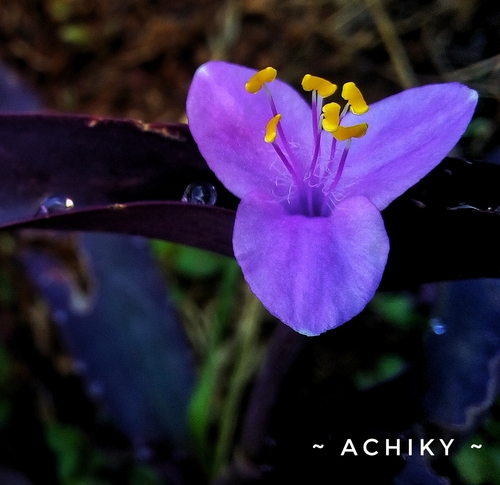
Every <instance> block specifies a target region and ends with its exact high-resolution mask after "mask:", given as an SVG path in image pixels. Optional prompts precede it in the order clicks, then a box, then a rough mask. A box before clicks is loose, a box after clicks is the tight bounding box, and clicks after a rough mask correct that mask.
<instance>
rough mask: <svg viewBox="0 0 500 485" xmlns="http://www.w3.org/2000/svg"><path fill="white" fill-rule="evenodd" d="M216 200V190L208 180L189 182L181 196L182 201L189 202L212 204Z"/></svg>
mask: <svg viewBox="0 0 500 485" xmlns="http://www.w3.org/2000/svg"><path fill="white" fill-rule="evenodd" d="M216 200H217V190H215V187H214V186H213V185H212V184H210V183H208V182H199V183H193V184H189V185H188V186H187V187H186V190H185V191H184V195H183V196H182V199H181V201H182V202H189V203H190V204H203V205H214V204H215V201H216Z"/></svg>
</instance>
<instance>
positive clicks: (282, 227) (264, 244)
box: [233, 192, 389, 335]
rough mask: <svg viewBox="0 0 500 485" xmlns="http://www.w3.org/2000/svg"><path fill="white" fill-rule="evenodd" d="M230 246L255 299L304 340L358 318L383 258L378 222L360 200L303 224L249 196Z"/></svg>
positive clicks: (270, 203) (372, 210)
mask: <svg viewBox="0 0 500 485" xmlns="http://www.w3.org/2000/svg"><path fill="white" fill-rule="evenodd" d="M233 246H234V253H235V256H236V259H237V261H238V263H239V264H240V266H241V268H242V270H243V275H244V276H245V279H246V281H247V282H248V284H249V285H250V288H251V289H252V291H253V292H254V293H255V295H256V296H257V297H258V298H259V299H260V300H261V302H262V303H263V304H264V306H265V307H266V308H267V309H268V310H269V311H270V312H271V313H272V314H273V315H275V316H276V317H278V318H279V319H280V320H282V321H283V322H284V323H286V324H287V325H289V326H290V327H292V328H293V329H294V330H296V331H297V332H300V333H302V334H305V335H319V334H320V333H322V332H325V331H326V330H329V329H332V328H335V327H337V326H339V325H341V324H343V323H345V322H347V321H348V320H350V319H351V318H352V317H353V316H355V315H357V314H358V313H359V312H360V311H361V310H363V308H364V307H365V306H366V304H367V303H368V302H369V301H370V300H371V298H372V297H373V295H374V293H375V291H376V289H377V287H378V285H379V283H380V280H381V278H382V274H383V272H384V268H385V264H386V262H387V255H388V253H389V239H388V236H387V233H386V230H385V227H384V222H383V220H382V216H381V215H380V212H379V211H378V210H377V208H376V207H375V206H374V205H373V204H372V203H371V202H370V201H369V200H368V199H366V198H365V197H361V196H356V197H351V198H348V199H345V200H344V201H342V202H341V203H339V204H338V205H337V206H336V208H335V210H334V211H333V213H332V215H331V216H330V217H305V216H301V215H289V214H288V213H287V212H286V210H285V207H284V206H282V205H281V204H280V203H279V202H277V201H275V200H270V199H269V198H266V196H265V195H264V194H262V193H261V192H252V193H251V194H249V195H247V196H246V197H244V198H243V200H242V201H241V203H240V206H239V207H238V211H237V214H236V222H235V228H234V236H233Z"/></svg>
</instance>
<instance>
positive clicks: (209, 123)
mask: <svg viewBox="0 0 500 485" xmlns="http://www.w3.org/2000/svg"><path fill="white" fill-rule="evenodd" d="M254 73H255V70H253V69H248V68H246V67H242V66H238V65H235V64H229V63H227V62H220V61H214V62H209V63H207V64H204V65H203V66H201V67H200V68H199V69H198V70H197V71H196V74H195V76H194V79H193V82H192V84H191V87H190V89H189V93H188V99H187V108H186V109H187V116H188V120H189V128H190V130H191V132H192V134H193V137H194V139H195V140H196V143H197V144H198V148H199V149H200V152H201V154H202V155H203V156H204V157H205V159H206V161H207V163H208V165H209V167H210V168H211V169H212V170H213V171H214V172H215V174H216V175H217V177H218V178H219V179H220V181H221V182H222V183H223V184H224V185H225V186H226V187H227V189H229V190H230V191H231V192H232V193H233V194H235V195H236V196H238V197H243V196H244V195H245V194H246V193H248V192H250V191H252V190H255V189H257V188H262V189H263V190H269V191H270V190H272V188H273V187H275V182H276V179H277V177H278V176H279V174H280V173H281V172H283V167H282V165H281V162H280V160H279V158H278V156H277V155H276V153H275V151H274V150H273V148H272V146H271V145H269V144H268V143H265V142H264V134H265V129H266V125H267V123H268V121H269V120H270V119H271V118H272V117H273V113H272V111H271V107H270V104H269V100H268V97H267V96H266V94H265V92H264V91H263V90H261V91H259V92H258V93H256V94H250V93H248V92H247V91H246V90H245V84H246V82H247V81H248V80H249V79H250V77H251V76H252V75H253V74H254ZM268 87H269V90H270V91H271V92H272V95H273V98H274V101H275V103H276V107H277V109H278V112H281V113H284V116H283V119H282V121H281V125H282V127H283V129H284V130H285V132H286V133H288V134H289V137H290V141H292V142H293V143H294V145H295V146H296V147H298V148H297V149H296V151H297V153H296V155H297V161H298V162H299V163H305V157H304V154H305V155H306V157H308V158H309V159H310V156H311V153H312V148H311V146H312V128H311V108H310V107H309V106H308V105H307V103H306V102H305V101H304V100H303V98H302V97H301V96H300V95H299V94H298V93H297V92H296V91H295V90H294V89H293V88H292V87H290V86H288V85H287V84H285V83H283V82H282V81H279V80H276V81H274V82H272V83H271V84H269V86H268Z"/></svg>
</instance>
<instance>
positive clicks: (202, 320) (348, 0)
mask: <svg viewBox="0 0 500 485" xmlns="http://www.w3.org/2000/svg"><path fill="white" fill-rule="evenodd" d="M212 59H222V60H227V61H231V62H235V63H238V64H242V65H246V66H249V67H254V68H264V67H267V66H269V65H271V66H273V67H275V68H277V70H278V75H279V77H280V78H282V79H283V80H285V81H287V82H289V83H290V84H292V85H294V86H295V87H297V88H298V87H299V86H300V81H301V80H302V77H303V75H304V74H305V73H311V74H314V75H318V76H322V77H325V78H327V79H329V80H331V81H332V82H335V83H337V84H341V83H343V82H347V81H354V82H356V84H357V85H358V86H359V87H360V88H361V90H362V92H363V94H364V95H365V98H366V100H367V102H368V103H371V102H375V101H377V100H380V99H382V98H384V97H387V96H389V95H391V94H394V93H397V92H399V91H401V90H403V89H406V88H410V87H413V86H417V85H422V84H429V83H437V82H448V81H459V82H462V83H465V84H467V85H468V86H470V87H472V88H474V89H476V90H477V91H478V92H479V95H480V101H479V104H478V108H477V111H476V115H475V117H474V120H473V121H472V123H471V125H470V127H469V129H468V131H467V132H466V134H465V135H464V137H463V139H462V140H461V142H460V144H459V146H458V147H457V148H456V150H455V152H454V156H458V157H464V158H467V159H478V160H484V161H490V162H494V163H498V162H499V161H500V150H499V143H498V140H499V130H500V120H499V117H500V112H499V102H500V6H499V5H498V4H497V3H496V2H487V1H473V0H421V1H419V0H409V1H403V0H392V1H390V0H385V1H384V0H359V1H358V0H330V1H327V0H311V1H305V0H282V1H273V0H267V1H266V0H240V1H236V0H227V1H217V0H183V1H177V0H170V1H169V0H38V1H36V0H0V61H1V63H2V71H0V74H1V76H0V79H1V81H2V88H1V89H0V96H1V98H0V103H1V106H0V108H1V109H2V110H3V111H4V112H13V111H41V110H45V111H49V112H65V113H85V114H96V115H101V116H111V117H126V118H134V119H141V120H144V121H148V122H150V121H158V122H172V123H177V122H185V121H186V118H185V101H186V96H187V92H188V89H189V85H190V82H191V79H192V77H193V74H194V72H195V70H196V69H197V67H198V66H200V65H201V64H203V63H204V62H207V61H209V60H212ZM95 237H97V238H99V236H95ZM115 256H116V257H115ZM123 261H135V263H136V264H133V263H130V264H123ZM152 274H153V275H154V276H151V275H152ZM110 275H114V276H116V275H118V276H116V278H114V276H113V277H110ZM494 283H495V282H492V283H491V284H490V283H487V286H486V287H485V286H484V284H485V283H484V282H479V283H478V282H471V283H470V288H469V287H466V288H464V287H463V286H460V287H459V288H458V289H454V287H453V286H449V285H441V286H432V287H431V286H426V287H420V286H418V285H415V287H413V288H408V289H407V291H404V292H397V293H389V292H385V293H380V294H379V295H378V296H377V297H376V298H375V299H374V301H373V302H372V303H371V304H370V305H369V307H368V308H367V309H366V310H365V311H364V312H363V313H362V314H361V315H360V316H359V317H357V318H356V319H355V320H354V321H353V322H351V323H349V324H346V325H344V326H343V327H341V328H339V329H336V330H334V331H333V332H329V333H328V334H326V335H324V336H322V337H320V338H318V339H310V340H308V341H307V343H302V342H301V343H300V344H297V347H298V348H300V350H297V358H296V359H295V360H294V361H293V362H291V363H290V369H288V370H287V372H288V381H284V382H281V383H279V385H280V386H281V389H280V392H279V396H276V402H277V404H276V409H277V410H276V416H278V417H275V418H273V419H274V420H273V425H272V426H271V429H270V432H269V435H268V436H267V437H266V443H265V447H264V448H265V449H264V450H261V451H262V453H263V455H264V458H262V463H263V466H262V467H261V468H259V470H258V475H259V477H261V475H266V474H267V475H269V477H268V478H267V480H268V481H267V482H266V483H279V482H278V481H277V480H278V478H276V477H289V475H288V474H287V473H290V474H291V475H293V473H292V471H295V472H297V473H299V476H304V477H307V476H308V475H307V473H308V470H309V472H310V470H311V467H313V466H315V467H319V468H320V469H321V470H326V473H330V474H331V477H332V481H335V480H334V478H335V476H336V473H338V472H336V471H334V470H333V469H331V465H330V468H328V466H327V464H326V462H318V461H317V460H318V459H319V458H318V455H317V454H316V455H315V456H309V455H307V453H310V448H311V446H312V443H325V446H326V447H328V445H330V449H333V447H334V443H335V437H334V435H335V433H336V430H338V429H339V423H338V421H337V420H340V421H342V420H345V422H346V423H347V424H343V426H348V425H352V426H353V427H355V426H356V425H358V424H359V423H360V422H362V423H363V424H362V425H361V424H360V425H359V426H360V428H361V427H363V426H365V429H367V430H373V429H378V430H379V431H380V430H385V431H386V432H387V433H389V431H388V430H391V432H393V431H394V432H396V434H391V435H390V436H399V435H398V434H397V433H400V432H401V430H406V431H408V430H411V432H412V433H417V435H418V436H420V435H419V434H418V433H423V434H421V435H422V436H424V435H425V431H422V430H421V428H418V430H416V428H415V423H418V424H419V426H421V427H422V428H425V429H427V428H426V426H431V427H436V428H437V429H439V433H443V434H442V435H441V434H439V435H438V434H435V435H432V436H452V437H453V436H455V437H457V443H459V444H460V446H461V448H460V450H459V448H458V446H459V445H458V444H457V452H456V453H455V454H454V455H453V457H442V456H441V457H438V458H437V459H436V461H435V462H433V463H432V467H431V468H427V466H428V465H429V463H425V464H424V465H422V467H423V468H422V470H424V471H422V472H421V476H419V477H420V478H419V480H421V481H420V482H418V481H413V482H412V481H411V480H417V479H416V478H415V476H416V475H415V476H413V478H411V477H410V478H408V476H406V475H402V476H403V478H399V480H400V481H399V482H393V480H394V477H395V476H398V474H400V473H401V470H402V469H403V465H404V463H402V462H401V463H400V462H398V463H395V464H393V463H391V464H390V466H389V468H387V464H386V463H385V462H383V463H381V464H379V465H373V467H372V468H367V470H366V471H365V472H366V474H367V476H370V475H369V474H372V473H378V474H379V475H380V477H382V478H380V480H379V482H378V483H402V484H411V483H429V484H431V483H446V482H444V481H441V479H440V478H438V475H441V476H446V477H448V478H449V479H451V481H452V483H458V484H462V483H463V484H483V483H500V479H499V478H498V477H499V476H500V405H499V404H500V403H499V402H498V401H495V399H496V388H497V376H498V369H497V362H498V355H500V354H499V352H500V343H499V339H500V318H499V315H500V312H499V311H498V309H497V307H496V305H497V301H498V292H499V291H500V290H498V289H497V288H496V287H495V284H494ZM481 285H482V286H481ZM467 295H473V296H472V297H471V302H472V303H471V304H470V305H468V304H465V308H472V309H473V310H474V308H478V313H474V311H471V312H470V314H467V315H465V316H464V312H458V313H459V315H457V314H453V311H452V309H453V308H455V307H456V305H457V301H461V302H464V301H465V302H467V301H468V300H467ZM454 298H455V299H454ZM125 302H127V306H125ZM492 302H493V303H492ZM490 305H493V307H491V308H490ZM450 308H451V310H450ZM455 313H457V312H455ZM465 313H466V312H465ZM125 315H127V317H126V316H125ZM130 315H133V316H134V317H133V318H129V317H130ZM454 322H458V323H454ZM276 324H277V322H275V320H274V319H273V318H272V317H271V316H270V315H268V314H267V312H266V311H265V310H264V309H263V308H262V307H261V305H260V303H259V302H258V301H256V300H255V298H254V297H253V295H252V294H251V293H250V292H249V290H248V288H247V287H246V285H245V283H244V281H243V279H242V276H241V274H240V271H239V268H238V267H237V265H236V263H235V262H234V261H233V260H231V259H229V258H225V257H222V256H218V255H215V254H212V253H207V252H203V251H200V250H194V249H192V248H188V247H183V246H179V245H174V244H172V243H168V242H162V241H145V240H143V239H140V238H135V239H134V238H121V237H119V236H116V237H112V238H105V239H94V236H88V235H87V236H85V235H83V236H82V235H76V234H75V235H70V236H68V235H64V236H63V235H61V234H46V233H43V234H42V233H35V232H24V233H20V234H8V233H2V234H0V339H1V340H0V484H2V485H3V484H5V485H21V484H33V485H36V484H42V483H43V484H47V483H53V484H61V485H76V484H79V485H91V484H92V485H94V484H95V485H110V484H130V485H159V484H163V483H167V484H182V483H195V484H196V483H200V484H201V483H208V482H209V480H211V479H212V478H213V477H217V476H220V475H221V473H222V472H223V471H224V470H226V469H227V467H228V466H229V465H230V464H231V463H232V462H233V458H234V452H235V450H237V449H238V447H237V443H238V441H239V437H240V433H241V429H242V422H243V416H244V414H245V410H246V407H247V405H248V402H249V395H250V390H251V385H252V383H253V382H254V379H255V376H256V375H257V372H258V370H259V368H260V367H261V365H262V363H263V360H264V358H265V354H266V349H268V347H269V345H270V344H269V342H270V341H271V340H272V337H271V335H272V334H273V331H274V329H275V328H276ZM278 325H279V324H278ZM497 327H498V329H497ZM166 329H168V330H166ZM449 335H451V336H452V337H453V338H451V337H450V340H444V339H445V338H448V336H449ZM471 335H472V336H474V338H475V339H471ZM438 337H443V338H442V339H441V340H439V341H438V343H436V340H435V339H436V338H438ZM443 342H444V343H443ZM464 342H468V345H469V347H467V348H466V349H465V350H463V349H464V347H463V345H465V344H464ZM471 342H472V343H471ZM487 343H488V344H489V346H487ZM443 349H445V350H443ZM436 355H440V356H441V360H439V359H437V360H436V357H435V356H436ZM457 355H458V356H459V357H460V358H459V359H458V361H455V360H453V359H454V356H457ZM443 356H444V357H443ZM432 366H435V367H432ZM461 366H463V368H462V367H461ZM423 369H424V370H423ZM433 369H434V370H433ZM435 369H439V370H440V371H441V372H438V371H437V370H435ZM453 369H455V371H456V369H460V372H462V369H463V372H462V373H461V374H460V375H459V376H458V377H457V373H455V374H454V373H453V372H454V371H453ZM413 372H416V373H417V374H418V376H417V378H415V379H414V378H413V377H412V378H411V379H410V378H407V376H408V375H409V374H410V373H413ZM412 375H413V374H412ZM429 375H430V376H431V377H430V378H428V376H429ZM450 376H453V378H451V377H450ZM399 378H401V379H402V380H400V381H398V379H399ZM388 382H389V383H391V382H392V383H393V385H392V387H391V386H389V388H388V389H389V390H386V388H384V387H383V386H384V385H385V384H386V383H388ZM473 385H476V386H477V387H474V388H473V389H472V387H473ZM444 388H446V389H451V390H450V391H449V393H448V394H446V393H444V392H441V391H442V390H443V389H444ZM471 389H472V390H471ZM370 391H373V392H372V394H364V393H366V392H368V393H369V392H370ZM276 392H277V391H276ZM377 393H378V394H377ZM395 396H398V399H400V400H399V401H398V404H397V405H396V406H395V408H392V407H391V406H389V405H388V402H389V401H390V400H391V399H392V398H394V397H395ZM401 396H403V397H401ZM457 396H460V398H458V399H457ZM364 400H365V402H367V403H372V404H373V407H372V412H373V419H372V417H370V416H368V417H367V415H366V413H365V409H364V408H363V406H361V405H359V406H358V402H361V401H364ZM353 402H355V403H356V405H355V406H350V404H352V403H353ZM391 402H392V401H391ZM339 403H343V404H339ZM348 404H349V405H348ZM387 408H389V409H390V412H389V411H388V410H387ZM421 408H422V409H424V411H422V409H421ZM471 408H474V409H480V411H477V412H476V411H475V412H474V413H473V414H474V416H473V418H471V417H470V416H471V413H470V412H469V411H470V409H471ZM382 410H385V411H382ZM379 411H380V412H379ZM388 414H390V416H388ZM361 416H363V417H362V418H361ZM343 431H345V429H344V430H343ZM368 432H371V431H367V433H368ZM342 436H343V435H342ZM369 436H371V435H369ZM377 436H379V435H377ZM380 436H385V435H384V433H382V434H381V435H380ZM402 436H404V435H402ZM406 436H409V435H406ZM471 439H472V440H475V442H476V443H477V442H481V443H483V444H484V446H483V449H482V450H481V452H474V451H473V452H471V449H470V443H469V441H467V440H471ZM284 443H285V444H284ZM315 453H316V452H315ZM325 456H328V460H331V456H330V455H325ZM296 459H297V460H298V461H300V460H302V461H303V464H302V468H300V469H299V470H298V471H297V469H295V468H294V467H295V466H298V465H295V464H294V465H293V466H292V467H291V468H290V465H291V464H293V463H294V462H296ZM343 466H346V467H347V465H343ZM349 466H351V468H348V467H347V468H346V469H347V470H348V473H351V475H352V476H357V475H355V473H361V472H360V471H357V472H354V471H353V469H352V468H353V467H359V465H356V464H354V465H353V464H352V463H351V465H349ZM429 466H430V465H429ZM287 467H288V468H289V469H290V470H292V471H289V472H283V471H281V470H283V469H284V468H287ZM382 470H386V472H384V471H382ZM387 470H388V471H387ZM434 472H436V473H434ZM384 473H385V475H384ZM419 473H420V472H419ZM273 474H274V475H273ZM360 476H362V477H363V478H362V479H363V480H364V479H367V478H366V476H363V475H360ZM400 477H401V475H400ZM422 477H424V478H422ZM246 479H247V480H249V478H248V477H246ZM304 479H306V478H304ZM228 480H229V481H228V482H226V483H243V482H242V481H237V479H235V478H234V479H228ZM258 480H261V478H258ZM262 480H264V478H262ZM353 480H354V481H353V482H352V483H355V480H356V479H355V478H353ZM245 483H253V482H245ZM255 483H257V482H255ZM259 483H260V482H259ZM262 483H264V482H262ZM311 483H320V482H319V481H312V482H311ZM325 483H331V481H328V482H325ZM360 483H362V482H360Z"/></svg>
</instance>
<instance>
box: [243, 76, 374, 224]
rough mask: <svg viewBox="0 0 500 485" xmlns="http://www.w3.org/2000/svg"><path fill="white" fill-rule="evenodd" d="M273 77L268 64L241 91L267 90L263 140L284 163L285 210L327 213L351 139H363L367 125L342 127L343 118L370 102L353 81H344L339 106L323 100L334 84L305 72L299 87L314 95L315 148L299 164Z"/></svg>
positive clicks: (335, 197)
mask: <svg viewBox="0 0 500 485" xmlns="http://www.w3.org/2000/svg"><path fill="white" fill-rule="evenodd" d="M275 79H276V69H274V68H272V67H267V68H266V69H262V70H261V71H258V72H257V73H256V74H254V75H253V76H252V77H251V78H250V80H249V81H248V82H247V83H246V85H245V89H246V90H247V91H248V92H250V93H253V94H255V93H257V92H259V91H260V90H261V89H264V91H265V93H266V94H267V97H268V100H269V104H270V107H271V113H272V118H271V119H270V121H269V122H268V123H267V126H266V131H265V135H264V141H265V142H266V143H270V144H271V145H272V147H273V148H274V151H275V152H276V154H277V155H278V157H279V159H280V160H281V162H282V165H283V168H284V171H283V170H282V172H283V173H284V174H285V180H286V181H287V193H286V197H285V198H286V200H287V202H288V205H289V206H288V210H289V211H290V212H291V213H295V214H303V215H306V216H308V217H318V216H319V217H322V216H323V217H325V216H329V215H330V214H331V213H332V211H333V209H334V207H335V202H336V200H338V194H337V193H336V192H335V189H336V188H337V186H338V183H339V181H340V178H341V176H342V172H343V170H344V167H345V163H346V160H347V155H348V153H349V147H350V146H351V142H352V139H353V138H361V137H362V136H364V134H365V133H366V130H367V129H368V125H367V124H366V123H360V124H358V125H352V126H343V125H342V121H343V119H344V117H345V115H346V114H347V112H348V111H351V113H353V114H355V115H362V114H364V113H366V112H367V111H368V105H367V104H366V102H365V100H364V98H363V95H362V94H361V92H360V90H359V89H358V88H357V87H356V85H355V84H354V83H353V82H348V83H346V84H344V86H343V88H342V93H341V94H342V98H344V100H346V101H347V102H346V104H345V106H344V108H343V109H342V110H341V107H340V105H339V104H338V103H327V104H324V99H325V98H327V97H328V96H331V95H332V94H334V93H335V91H336V90H337V86H336V85H335V84H332V83H331V82H330V81H327V80H326V79H323V78H320V77H317V76H312V75H310V74H306V75H305V76H304V78H303V79H302V88H303V89H304V90H305V91H311V93H312V106H311V108H312V133H313V144H312V146H313V150H312V153H311V158H310V161H309V163H308V164H303V163H299V160H298V159H297V156H296V154H295V151H294V149H293V147H292V145H291V144H290V143H289V142H288V139H287V137H286V135H285V132H284V130H283V128H282V127H281V124H280V121H281V118H282V115H281V114H280V113H278V110H277V108H276V104H275V102H274V99H273V96H272V94H271V91H270V89H269V88H268V86H267V84H268V83H271V82H273V81H274V80H275ZM323 132H326V133H329V134H330V135H331V137H324V136H322V133H323ZM338 142H340V143H338ZM324 143H330V148H329V150H328V148H327V149H326V150H325V149H324V147H322V144H324ZM338 145H340V146H338ZM322 148H323V150H322ZM324 153H328V155H327V156H325V155H324ZM290 182H291V183H290ZM277 185H278V181H277Z"/></svg>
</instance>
